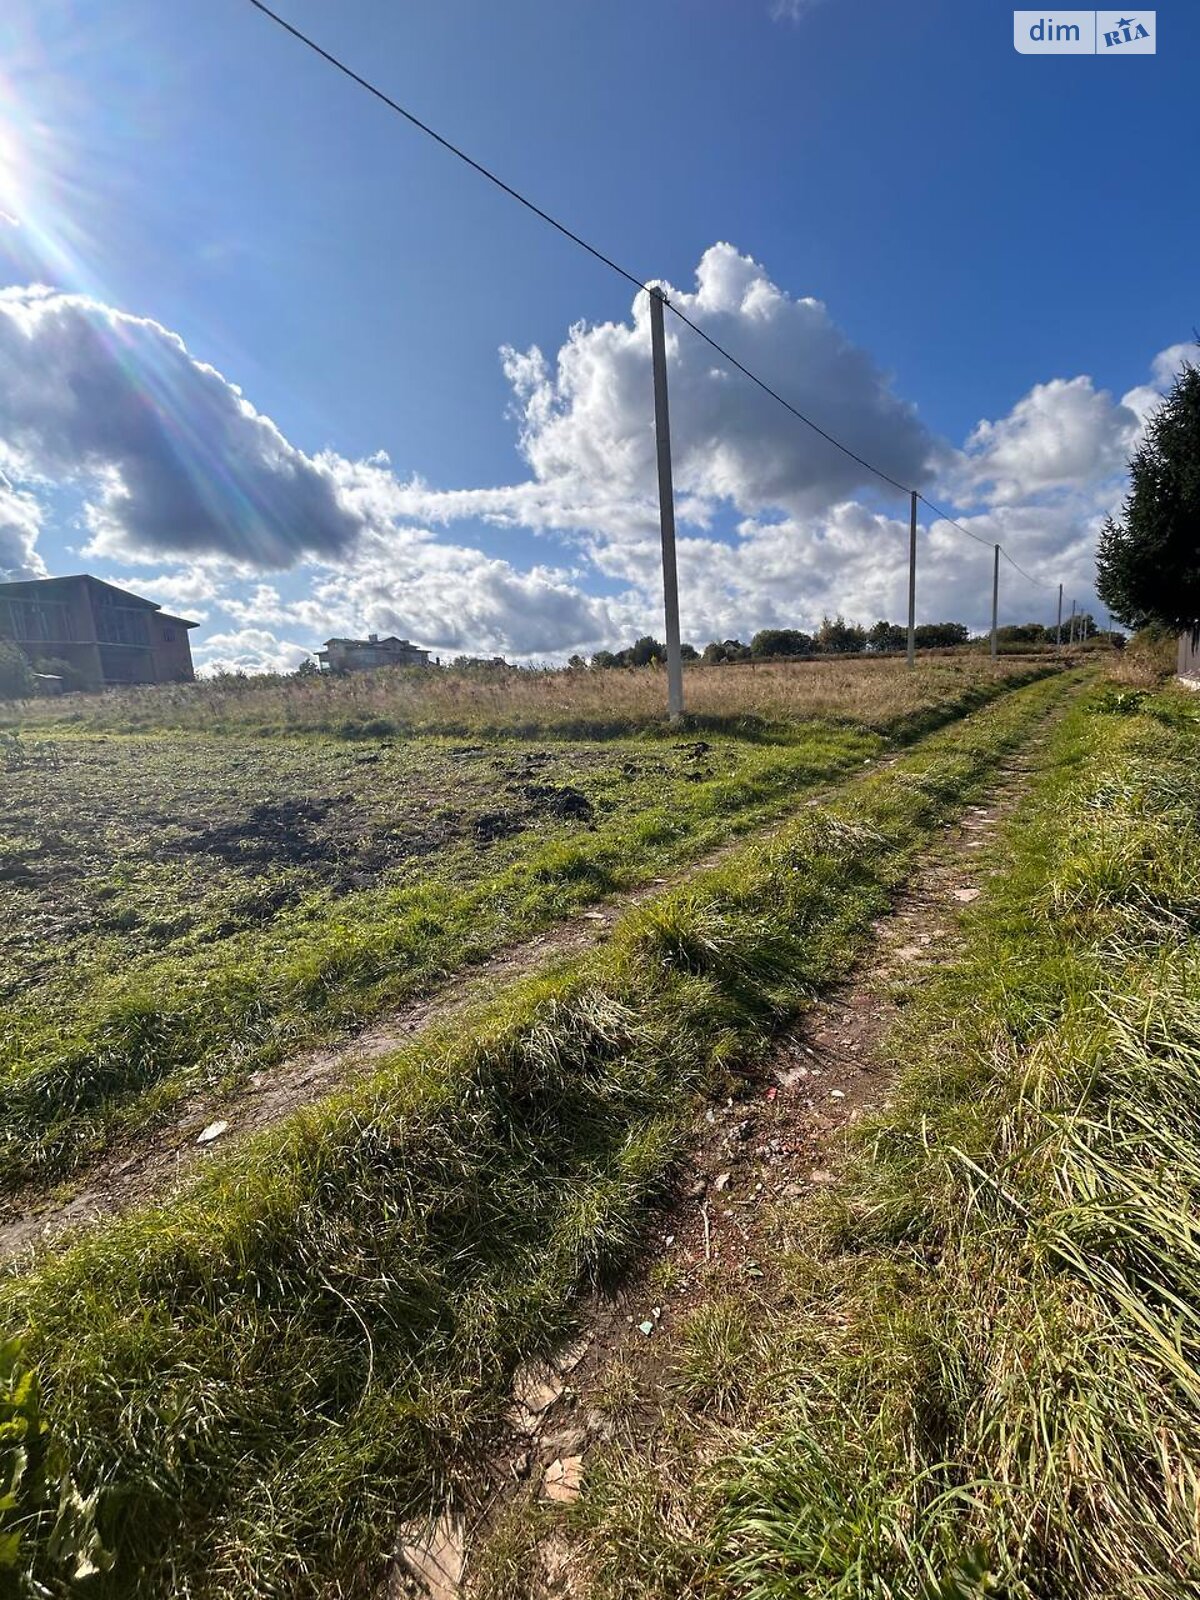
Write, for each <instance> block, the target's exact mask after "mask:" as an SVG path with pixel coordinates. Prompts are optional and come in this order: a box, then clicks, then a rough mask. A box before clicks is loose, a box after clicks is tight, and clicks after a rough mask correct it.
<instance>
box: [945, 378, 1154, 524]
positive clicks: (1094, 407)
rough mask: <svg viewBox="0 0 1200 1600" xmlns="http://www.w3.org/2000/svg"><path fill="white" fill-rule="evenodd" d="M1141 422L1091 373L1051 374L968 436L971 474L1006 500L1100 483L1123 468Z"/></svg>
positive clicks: (988, 490)
mask: <svg viewBox="0 0 1200 1600" xmlns="http://www.w3.org/2000/svg"><path fill="white" fill-rule="evenodd" d="M1140 425H1141V423H1140V418H1139V415H1138V412H1137V411H1136V410H1134V409H1133V407H1132V406H1130V405H1128V404H1126V403H1125V402H1124V401H1117V400H1114V399H1113V396H1112V395H1111V394H1110V393H1109V392H1108V390H1107V389H1096V388H1095V386H1094V385H1093V383H1092V380H1091V378H1089V377H1078V378H1069V379H1068V378H1053V379H1051V381H1050V382H1049V383H1039V384H1036V385H1035V386H1034V387H1033V388H1032V389H1031V390H1030V391H1029V393H1028V394H1027V395H1025V396H1024V397H1023V398H1022V399H1021V400H1019V401H1018V402H1017V404H1016V405H1015V406H1014V407H1013V408H1012V410H1011V411H1010V412H1009V413H1008V415H1007V416H1006V417H1002V418H1001V419H1000V420H999V421H998V422H987V421H984V422H980V423H979V424H978V426H977V427H976V428H975V430H974V432H973V433H972V434H971V436H970V438H969V439H968V440H967V447H966V452H965V455H966V465H967V470H968V475H969V478H970V481H971V482H972V483H973V484H974V485H975V486H976V488H977V489H978V490H981V491H982V492H983V493H984V494H985V495H986V497H987V498H988V499H990V500H992V501H993V502H995V503H998V504H1002V505H1011V504H1014V503H1016V502H1018V501H1021V500H1026V499H1028V498H1029V497H1030V496H1032V495H1036V494H1040V493H1043V492H1045V491H1047V490H1054V489H1080V488H1083V487H1085V486H1087V485H1089V484H1095V483H1098V482H1099V483H1102V482H1104V481H1106V480H1107V479H1109V478H1111V477H1113V476H1114V474H1116V473H1118V472H1120V471H1121V470H1122V468H1123V467H1124V465H1125V462H1126V460H1127V458H1128V455H1129V452H1130V449H1131V447H1132V445H1133V443H1134V441H1135V439H1136V438H1137V434H1138V430H1139V427H1140Z"/></svg>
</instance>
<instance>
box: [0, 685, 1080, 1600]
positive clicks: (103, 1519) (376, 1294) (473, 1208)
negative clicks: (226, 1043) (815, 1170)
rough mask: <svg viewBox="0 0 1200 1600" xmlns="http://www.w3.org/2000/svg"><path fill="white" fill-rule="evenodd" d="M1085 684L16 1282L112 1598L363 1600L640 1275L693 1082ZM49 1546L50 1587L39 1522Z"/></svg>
mask: <svg viewBox="0 0 1200 1600" xmlns="http://www.w3.org/2000/svg"><path fill="white" fill-rule="evenodd" d="M1068 689H1069V681H1068V680H1067V679H1064V678H1062V677H1058V678H1055V679H1051V680H1048V681H1044V682H1040V683H1037V684H1034V685H1033V686H1031V687H1029V688H1026V689H1023V690H1021V691H1019V692H1017V693H1016V694H1013V695H1010V696H1007V697H1005V698H1004V699H1002V700H1001V701H999V702H997V703H996V704H994V705H992V706H990V707H988V708H987V709H986V710H984V711H982V712H979V713H978V714H977V715H975V716H974V717H973V718H971V719H970V720H969V721H968V722H966V723H965V724H962V725H960V726H958V727H955V728H953V729H951V730H949V731H947V732H944V733H941V734H937V735H934V736H933V737H932V738H930V739H929V740H928V741H927V742H926V743H925V744H924V745H922V746H921V747H920V748H919V749H918V750H916V751H915V752H913V753H911V754H909V755H907V756H905V757H903V758H901V759H900V760H898V761H897V762H896V763H895V764H894V765H893V766H892V767H890V768H889V769H888V770H886V771H884V772H880V773H878V774H876V775H872V776H870V777H868V778H865V779H863V780H862V781H860V782H858V783H856V784H854V785H853V786H852V787H851V788H849V789H848V790H847V791H846V792H845V793H844V794H843V795H841V796H840V797H838V798H836V799H835V801H834V802H833V803H832V804H830V805H829V806H827V807H824V808H818V809H814V810H812V811H810V812H808V813H806V814H804V815H803V816H801V817H799V818H797V819H796V820H795V821H794V822H792V823H790V824H789V825H787V826H786V827H785V828H784V829H783V830H781V831H780V833H778V834H777V835H776V836H775V837H774V838H772V839H771V840H769V841H766V842H763V843H758V844H755V845H750V846H747V847H745V848H744V849H743V850H742V851H740V852H739V853H738V854H737V855H736V856H735V857H732V858H731V859H730V860H729V861H728V862H727V863H725V864H723V865H722V866H721V867H720V868H719V869H714V870H712V871H709V872H706V873H704V874H702V875H700V876H698V877H697V878H696V879H694V880H693V881H692V882H691V883H689V884H688V885H687V886H686V887H683V888H680V889H678V890H676V891H673V892H670V893H667V894H665V895H664V896H663V897H662V898H661V899H659V900H658V901H656V902H654V903H652V904H648V905H646V906H644V907H642V908H639V909H638V910H637V911H635V912H633V913H630V914H629V915H628V916H627V917H626V918H625V919H624V920H623V922H622V923H621V924H620V926H619V928H618V929H617V931H616V934H615V936H614V938H613V940H612V942H611V944H610V945H609V946H607V947H606V948H605V949H604V950H602V951H600V952H598V953H596V954H595V955H593V956H592V957H590V958H588V959H587V960H584V961H581V962H578V963H576V964H575V965H573V966H571V967H570V968H568V969H566V970H563V971H560V972H558V973H557V974H553V975H550V976H546V977H543V978H539V979H537V980H535V981H529V982H525V983H522V984H521V985H520V986H518V987H517V988H516V989H515V990H514V991H513V992H512V993H511V995H509V996H508V997H507V998H505V999H504V1000H502V1001H501V1002H500V1003H499V1004H497V1005H496V1006H494V1007H493V1008H491V1009H490V1010H487V1011H484V1012H481V1013H480V1014H479V1015H478V1016H477V1017H476V1018H474V1019H473V1022H472V1024H471V1026H469V1027H464V1026H463V1024H462V1023H461V1022H459V1023H456V1024H455V1026H454V1028H453V1030H449V1029H447V1030H446V1031H444V1032H443V1033H442V1035H441V1036H440V1037H438V1038H435V1039H433V1040H430V1039H423V1040H421V1041H419V1042H418V1043H417V1044H416V1045H414V1046H413V1047H412V1048H410V1049H408V1050H406V1051H404V1052H401V1053H400V1054H398V1055H397V1056H396V1057H395V1058H394V1059H392V1060H391V1061H389V1062H388V1063H387V1064H386V1065H385V1066H384V1067H383V1069H382V1070H380V1071H379V1072H378V1073H377V1074H376V1075H375V1076H374V1077H373V1078H372V1079H371V1080H370V1081H369V1082H368V1083H366V1084H364V1085H362V1086H360V1087H357V1088H355V1089H354V1090H353V1091H351V1092H348V1093H346V1094H343V1095H341V1096H339V1097H337V1098H334V1099H331V1100H328V1101H326V1102H323V1103H322V1104H321V1105H319V1106H318V1107H316V1108H314V1109H313V1110H311V1111H309V1112H306V1113H304V1114H300V1115H297V1116H295V1117H293V1118H291V1119H290V1120H289V1121H288V1122H287V1123H286V1124H284V1125H282V1126H281V1127H280V1128H278V1129H276V1130H273V1131H272V1132H270V1133H269V1134H265V1135H261V1136H259V1137H257V1138H256V1139H254V1140H253V1141H251V1142H248V1143H247V1144H246V1145H245V1146H244V1147H242V1148H241V1149H240V1150H239V1151H236V1152H233V1153H231V1155H230V1157H229V1158H227V1159H226V1160H224V1161H223V1162H222V1163H221V1164H220V1165H219V1166H216V1167H214V1169H213V1170H212V1171H211V1172H209V1173H207V1174H206V1175H205V1176H204V1177H203V1178H202V1179H201V1180H199V1181H198V1182H197V1183H196V1184H195V1185H194V1186H193V1187H192V1188H191V1189H190V1190H189V1191H188V1192H187V1193H185V1194H184V1195H183V1196H181V1197H180V1198H178V1199H175V1200H173V1201H172V1202H171V1204H170V1205H169V1206H166V1207H163V1208H161V1209H153V1210H149V1211H146V1212H143V1213H140V1214H136V1215H131V1216H129V1217H127V1218H125V1219H124V1220H122V1221H120V1222H118V1223H116V1224H114V1225H111V1226H107V1227H105V1228H104V1229H102V1230H101V1231H98V1232H97V1233H95V1234H93V1235H90V1236H87V1237H85V1238H84V1239H82V1240H81V1241H80V1242H79V1243H77V1244H76V1245H75V1246H74V1247H73V1248H71V1249H69V1250H67V1251H66V1252H65V1253H63V1254H61V1255H59V1256H57V1257H50V1258H49V1259H47V1260H46V1261H45V1262H44V1263H43V1264H42V1265H40V1266H39V1267H38V1268H36V1270H34V1271H32V1272H30V1273H29V1274H28V1275H25V1276H23V1277H14V1278H11V1279H10V1280H9V1281H8V1282H7V1283H6V1284H5V1285H4V1288H3V1295H2V1304H3V1318H4V1324H5V1326H6V1327H8V1328H9V1329H11V1330H13V1331H14V1332H20V1333H24V1334H25V1335H26V1337H27V1341H28V1344H27V1349H28V1355H29V1358H30V1359H31V1360H32V1361H33V1362H34V1363H35V1364H36V1368H37V1372H38V1374H39V1377H40V1382H41V1385H42V1389H43V1393H44V1400H45V1405H46V1407H47V1410H48V1414H49V1416H50V1418H51V1419H52V1423H53V1427H54V1430H55V1434H56V1437H57V1438H58V1439H59V1440H60V1441H61V1445H62V1448H63V1450H64V1452H65V1456H66V1458H67V1460H69V1462H70V1464H71V1470H72V1473H73V1477H74V1480H75V1483H76V1484H77V1485H78V1486H79V1490H80V1492H81V1493H83V1494H85V1495H86V1496H88V1497H92V1496H94V1497H96V1498H95V1500H94V1501H91V1500H90V1499H89V1501H88V1503H89V1504H91V1505H93V1507H94V1511H95V1518H96V1524H97V1526H98V1528H99V1530H100V1532H101V1534H102V1536H103V1539H104V1543H105V1544H106V1545H107V1546H108V1547H109V1548H110V1549H111V1550H112V1551H113V1553H114V1555H115V1558H116V1565H115V1568H114V1570H113V1572H112V1574H111V1575H109V1576H108V1577H105V1578H101V1579H100V1580H98V1583H99V1587H98V1588H97V1590H96V1592H98V1593H101V1594H106V1595H107V1594H132V1593H136V1594H141V1595H160V1594H171V1595H174V1596H202V1595H218V1594H219V1595H223V1596H229V1595H245V1596H250V1595H254V1596H260V1595H261V1596H266V1595H279V1594H284V1593H286V1594H289V1595H313V1596H315V1595H317V1594H328V1593H330V1592H331V1589H330V1587H329V1586H330V1585H331V1584H333V1583H337V1584H338V1585H340V1587H339V1588H338V1590H337V1592H338V1593H339V1594H342V1595H345V1596H349V1595H352V1594H357V1593H362V1594H364V1595H365V1594H367V1593H369V1592H370V1589H371V1581H372V1580H373V1579H375V1578H377V1576H378V1561H379V1553H380V1551H382V1550H384V1549H386V1547H387V1545H388V1542H389V1539H390V1537H391V1534H392V1530H393V1529H394V1527H395V1524H396V1522H397V1520H398V1519H399V1518H400V1517H401V1516H403V1515H405V1514H406V1513H409V1512H411V1511H413V1510H415V1509H417V1508H419V1507H423V1506H426V1505H428V1504H429V1503H430V1501H431V1500H433V1501H436V1500H437V1499H438V1497H439V1496H440V1495H441V1494H443V1493H445V1492H446V1491H447V1489H448V1488H449V1487H450V1486H452V1484H453V1482H454V1479H455V1474H456V1473H457V1472H458V1471H460V1470H462V1464H463V1462H464V1460H465V1458H466V1457H467V1456H468V1455H469V1451H470V1448H471V1447H472V1444H473V1443H475V1442H477V1441H478V1440H479V1439H480V1438H481V1437H484V1436H486V1432H487V1430H488V1429H489V1428H490V1427H491V1426H492V1425H494V1423H495V1422H496V1421H497V1419H498V1418H499V1417H500V1416H501V1415H502V1413H503V1411H504V1408H505V1404H506V1395H507V1390H508V1385H509V1382H510V1379H511V1374H512V1371H513V1368H514V1366H515V1364H516V1363H517V1361H518V1360H520V1359H522V1358H524V1357H526V1356H528V1355H530V1354H531V1353H534V1352H537V1351H544V1350H546V1349H547V1348H548V1347H550V1346H551V1345H552V1344H553V1343H554V1342H555V1341H556V1340H558V1339H560V1338H561V1337H562V1336H563V1335H564V1334H565V1333H567V1332H568V1331H569V1330H570V1327H571V1319H572V1307H573V1305H574V1304H575V1303H576V1301H577V1298H578V1296H579V1294H580V1292H581V1291H582V1290H583V1289H585V1288H586V1287H587V1286H588V1285H591V1284H594V1283H595V1282H597V1281H598V1280H601V1279H603V1278H605V1277H607V1276H609V1275H611V1274H612V1273H614V1272H617V1271H619V1270H620V1269H621V1268H622V1266H624V1265H625V1264H626V1263H627V1262H628V1261H629V1259H630V1257H631V1255H632V1253H633V1252H634V1251H635V1249H636V1247H637V1244H638V1241H639V1237H640V1233H641V1229H642V1227H643V1226H644V1224H645V1221H646V1217H647V1209H648V1206H649V1204H650V1202H652V1201H653V1199H654V1198H655V1197H656V1196H657V1195H658V1194H659V1193H660V1192H661V1191H662V1189H663V1186H664V1184H665V1183H667V1182H668V1181H669V1175H670V1172H671V1169H672V1164H673V1162H674V1160H675V1158H676V1156H677V1154H678V1152H679V1149H680V1142H681V1139H682V1138H683V1136H684V1132H685V1129H686V1127H687V1124H688V1120H689V1116H690V1114H691V1108H692V1106H693V1105H694V1103H695V1096H696V1095H697V1094H699V1093H701V1092H703V1091H705V1090H707V1089H711V1088H712V1087H714V1086H715V1085H718V1084H723V1083H724V1082H725V1081H726V1079H727V1075H728V1074H729V1073H730V1072H731V1071H732V1070H735V1069H742V1068H745V1067H746V1066H747V1065H748V1064H749V1063H751V1062H752V1061H753V1060H754V1058H755V1056H756V1055H757V1054H758V1053H759V1052H760V1051H761V1050H762V1048H763V1047H764V1045H765V1042H766V1041H767V1040H768V1039H769V1037H770V1035H771V1034H772V1032H773V1031H774V1030H775V1029H776V1028H777V1027H778V1026H779V1025H780V1024H781V1022H782V1021H783V1020H784V1019H786V1018H787V1017H788V1016H790V1015H792V1014H794V1012H795V1011H796V1010H797V1009H798V1008H801V1007H803V1005H804V1004H805V1002H806V1001H807V1000H809V999H810V998H811V996H812V995H813V994H814V993H815V992H816V991H817V990H818V989H819V988H821V987H822V986H823V985H825V984H827V983H828V982H830V981H831V980H832V979H833V978H834V977H835V976H837V975H838V974H839V973H840V972H842V971H843V970H844V969H845V967H846V964H847V962H848V961H849V959H850V958H851V956H852V954H853V952H854V950H855V949H856V947H857V946H858V945H859V944H860V942H861V941H862V939H863V938H864V936H865V934H866V932H867V931H868V930H869V927H870V923H871V921H872V920H873V919H874V918H875V917H876V916H878V915H879V914H880V912H881V911H882V910H884V909H885V907H886V905H887V903H888V900H889V896H890V894H891V892H892V891H893V890H894V889H895V887H896V886H897V884H898V883H899V882H901V881H902V880H903V878H904V876H905V874H906V871H907V870H908V868H909V865H910V862H911V858H912V855H913V853H914V852H915V851H916V850H917V849H919V847H920V846H921V844H922V843H923V841H925V840H926V839H927V838H928V837H929V835H930V833H931V832H932V831H933V830H934V829H936V828H937V827H938V826H939V825H940V824H942V823H943V822H944V821H945V820H946V819H947V818H948V817H949V816H951V815H952V814H954V813H955V812H956V811H957V810H958V809H959V808H960V807H961V806H962V805H963V804H964V803H965V802H966V801H967V800H968V799H970V798H971V797H972V796H974V795H975V794H977V793H978V792H979V791H980V790H981V788H982V787H983V785H984V784H985V782H986V780H987V778H988V775H989V773H991V772H992V770H993V769H994V767H995V765H996V763H997V762H998V761H999V760H1000V759H1001V758H1002V756H1003V755H1004V753H1005V752H1007V751H1009V750H1011V749H1013V748H1014V747H1015V746H1017V745H1019V744H1020V743H1021V742H1022V741H1023V740H1024V739H1025V738H1026V737H1027V736H1028V734H1029V731H1030V729H1031V727H1032V726H1033V725H1034V724H1035V723H1036V722H1037V721H1038V720H1039V719H1040V718H1042V717H1043V716H1044V715H1045V713H1046V712H1047V711H1048V710H1049V709H1050V708H1051V707H1052V706H1054V705H1055V704H1056V703H1057V702H1058V701H1060V700H1061V698H1062V697H1063V695H1064V694H1065V693H1066V692H1067V691H1068ZM25 1547H26V1549H27V1550H31V1551H34V1552H35V1553H36V1563H37V1570H38V1573H39V1576H40V1577H41V1578H43V1579H44V1580H45V1581H47V1582H53V1581H55V1579H56V1578H57V1577H58V1576H60V1574H61V1562H60V1561H59V1558H58V1556H57V1555H56V1552H55V1549H54V1548H53V1546H52V1545H51V1542H50V1541H49V1540H48V1538H47V1537H46V1519H45V1518H43V1519H42V1521H41V1522H40V1523H38V1524H37V1526H35V1527H34V1528H33V1529H32V1531H29V1530H27V1538H26V1545H25ZM56 1563H57V1564H56Z"/></svg>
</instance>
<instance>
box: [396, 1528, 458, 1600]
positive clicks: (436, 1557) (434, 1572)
mask: <svg viewBox="0 0 1200 1600" xmlns="http://www.w3.org/2000/svg"><path fill="white" fill-rule="evenodd" d="M396 1554H397V1557H398V1559H399V1561H400V1562H401V1563H402V1564H403V1565H404V1567H406V1568H407V1570H408V1572H409V1573H410V1574H411V1575H412V1576H413V1577H414V1578H416V1579H417V1581H418V1582H419V1583H420V1584H422V1585H423V1586H424V1589H425V1592H426V1594H427V1595H428V1596H429V1600H457V1595H458V1591H459V1586H460V1584H461V1583H462V1576H463V1569H464V1567H465V1566H466V1541H465V1538H464V1535H463V1524H462V1519H461V1518H459V1517H452V1516H450V1515H449V1513H443V1514H442V1516H440V1517H439V1518H438V1519H437V1521H436V1522H435V1523H433V1524H432V1526H431V1525H430V1524H429V1523H428V1522H427V1521H426V1522H406V1523H404V1524H403V1526H402V1527H401V1529H400V1536H399V1540H398V1544H397V1551H396ZM392 1593H393V1594H394V1595H397V1596H399V1595H402V1594H404V1593H405V1590H403V1589H401V1588H400V1587H399V1586H398V1585H395V1584H394V1585H393V1586H392Z"/></svg>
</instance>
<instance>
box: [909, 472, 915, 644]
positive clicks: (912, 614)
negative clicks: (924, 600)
mask: <svg viewBox="0 0 1200 1600" xmlns="http://www.w3.org/2000/svg"><path fill="white" fill-rule="evenodd" d="M908 664H909V666H910V667H915V666H916V664H917V491H916V490H915V489H914V490H913V491H912V506H911V509H910V511H909V517H908Z"/></svg>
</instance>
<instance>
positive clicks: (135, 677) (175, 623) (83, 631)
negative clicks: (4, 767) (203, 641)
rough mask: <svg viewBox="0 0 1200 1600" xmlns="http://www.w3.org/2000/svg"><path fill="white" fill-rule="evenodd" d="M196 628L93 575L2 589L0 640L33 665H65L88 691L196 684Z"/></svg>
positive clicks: (32, 581)
mask: <svg viewBox="0 0 1200 1600" xmlns="http://www.w3.org/2000/svg"><path fill="white" fill-rule="evenodd" d="M198 626H199V624H198V623H195V622H188V621H186V620H185V618H183V617H173V616H171V615H170V614H169V613H168V612H166V611H164V610H163V608H162V607H161V606H160V605H156V604H155V602H154V601H153V600H143V599H142V598H141V596H140V595H136V594H130V593H129V591H128V590H127V589H118V588H117V586H116V585H115V584H112V583H105V582H104V580H103V579H102V578H92V577H89V576H88V575H87V574H80V575H79V576H77V577H73V578H30V579H27V580H25V581H23V582H18V583H0V638H4V639H10V640H12V641H13V643H15V644H17V645H18V646H19V647H20V649H21V651H22V653H23V654H24V655H25V656H26V658H27V659H28V660H29V662H30V664H31V665H35V666H36V665H37V664H38V663H40V662H50V661H64V662H66V664H67V666H69V667H71V668H72V669H73V671H74V673H75V674H77V676H78V681H79V682H80V683H81V684H82V685H83V687H85V688H88V689H103V688H106V687H107V686H108V685H110V684H119V683H190V682H191V681H192V679H193V678H194V677H195V676H196V674H195V672H194V670H193V668H192V647H191V644H190V643H189V641H188V629H189V628H195V627H198Z"/></svg>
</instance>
